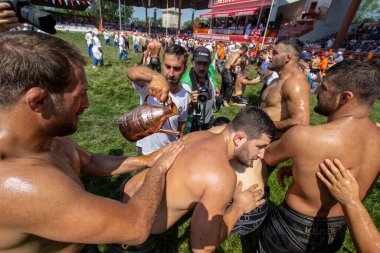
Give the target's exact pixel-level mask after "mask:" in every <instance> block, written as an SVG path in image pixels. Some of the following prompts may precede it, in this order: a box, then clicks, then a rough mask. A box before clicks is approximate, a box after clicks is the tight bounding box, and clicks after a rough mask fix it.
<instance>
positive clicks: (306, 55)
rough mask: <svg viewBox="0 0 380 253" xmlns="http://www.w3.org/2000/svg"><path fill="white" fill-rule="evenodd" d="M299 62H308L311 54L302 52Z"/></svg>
mask: <svg viewBox="0 0 380 253" xmlns="http://www.w3.org/2000/svg"><path fill="white" fill-rule="evenodd" d="M300 58H301V60H306V61H308V60H310V59H311V54H310V53H309V52H306V51H303V52H302V53H301V55H300Z"/></svg>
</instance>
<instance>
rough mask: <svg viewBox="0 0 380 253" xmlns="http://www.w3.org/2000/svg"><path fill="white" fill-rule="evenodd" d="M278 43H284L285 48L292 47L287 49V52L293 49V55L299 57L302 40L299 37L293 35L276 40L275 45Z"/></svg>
mask: <svg viewBox="0 0 380 253" xmlns="http://www.w3.org/2000/svg"><path fill="white" fill-rule="evenodd" d="M280 43H281V44H284V45H285V47H286V48H287V49H293V50H288V52H289V51H293V56H295V57H298V58H299V57H300V54H301V52H302V42H301V41H300V40H299V39H297V38H293V37H290V38H286V39H283V40H279V41H277V43H276V45H277V44H280Z"/></svg>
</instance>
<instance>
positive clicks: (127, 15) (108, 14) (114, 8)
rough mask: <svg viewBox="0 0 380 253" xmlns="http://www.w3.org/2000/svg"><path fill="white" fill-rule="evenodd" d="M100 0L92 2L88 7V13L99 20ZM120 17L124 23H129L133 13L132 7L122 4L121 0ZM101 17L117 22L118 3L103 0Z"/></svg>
mask: <svg viewBox="0 0 380 253" xmlns="http://www.w3.org/2000/svg"><path fill="white" fill-rule="evenodd" d="M99 10H100V0H96V1H94V2H92V6H91V7H90V10H89V11H90V13H91V15H92V16H93V17H96V18H97V19H98V20H100V11H99ZM120 10H121V19H122V21H123V23H124V22H126V23H129V22H130V20H131V18H132V15H133V7H132V6H127V5H124V4H123V1H122V0H121V6H120ZM103 11H104V13H103V17H104V20H105V21H106V22H116V23H118V22H119V4H117V3H113V2H109V1H105V0H103Z"/></svg>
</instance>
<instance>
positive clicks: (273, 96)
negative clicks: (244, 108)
mask: <svg viewBox="0 0 380 253" xmlns="http://www.w3.org/2000/svg"><path fill="white" fill-rule="evenodd" d="M282 86H283V82H282V81H278V82H275V83H273V84H271V85H269V86H268V87H267V88H266V89H265V90H264V92H263V96H262V101H263V103H264V105H265V107H268V106H280V105H281V102H282Z"/></svg>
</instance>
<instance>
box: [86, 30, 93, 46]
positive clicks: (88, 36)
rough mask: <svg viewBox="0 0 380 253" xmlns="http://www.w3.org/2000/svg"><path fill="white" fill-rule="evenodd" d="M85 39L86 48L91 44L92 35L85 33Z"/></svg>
mask: <svg viewBox="0 0 380 253" xmlns="http://www.w3.org/2000/svg"><path fill="white" fill-rule="evenodd" d="M85 39H86V41H87V46H89V45H91V44H92V34H91V33H90V32H88V33H86V36H85Z"/></svg>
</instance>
